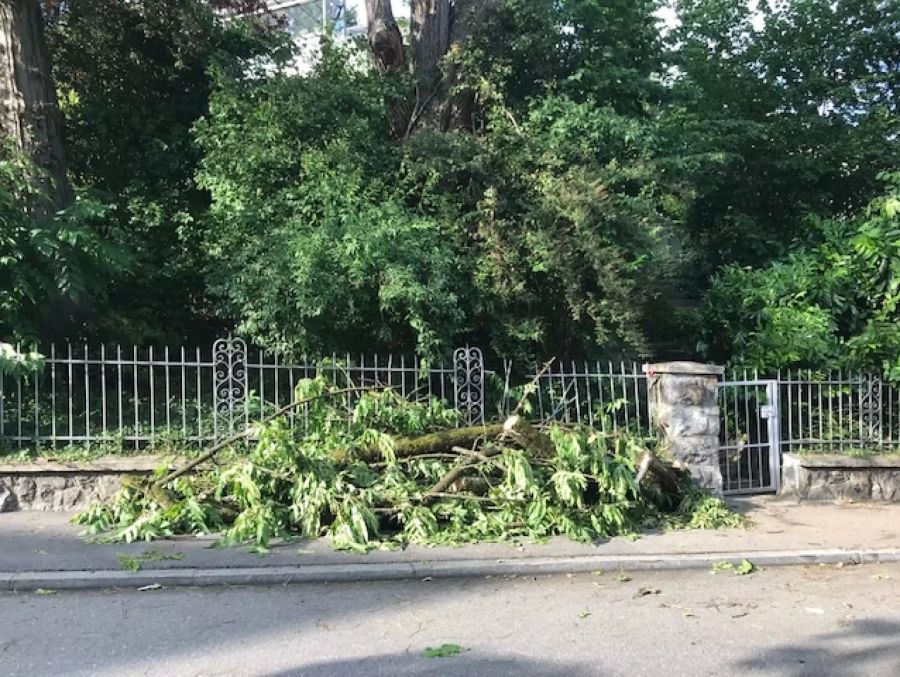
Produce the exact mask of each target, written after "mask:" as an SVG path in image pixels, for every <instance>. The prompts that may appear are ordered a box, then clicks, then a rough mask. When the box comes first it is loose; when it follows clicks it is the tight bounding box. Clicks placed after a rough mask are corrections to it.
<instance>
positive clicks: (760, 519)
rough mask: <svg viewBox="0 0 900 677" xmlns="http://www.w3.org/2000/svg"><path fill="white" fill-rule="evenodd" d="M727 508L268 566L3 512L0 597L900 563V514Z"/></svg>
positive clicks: (310, 548) (197, 545)
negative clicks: (605, 536)
mask: <svg viewBox="0 0 900 677" xmlns="http://www.w3.org/2000/svg"><path fill="white" fill-rule="evenodd" d="M732 503H733V505H734V506H735V507H736V508H737V509H738V510H740V511H741V512H744V513H746V514H747V515H748V517H749V518H750V519H751V520H752V526H751V527H750V528H748V529H730V530H723V531H699V530H697V531H671V532H666V533H649V534H645V535H644V536H642V537H641V538H639V539H637V540H635V541H630V540H627V539H624V538H614V539H612V540H609V541H605V542H602V543H599V544H597V545H586V544H582V543H575V542H572V541H569V540H567V539H564V538H558V539H554V540H553V541H552V542H550V543H548V544H544V545H534V544H530V543H522V544H506V543H485V544H477V545H470V546H465V547H461V548H444V547H442V548H424V547H410V548H408V549H406V550H403V551H375V552H371V553H368V554H366V555H358V554H351V553H342V552H335V551H333V550H331V548H330V546H329V545H328V543H327V542H326V541H324V540H319V541H314V542H299V541H298V542H293V543H282V544H277V545H275V546H274V547H273V548H272V551H271V552H270V553H269V554H267V555H263V556H261V555H256V554H253V553H251V552H249V549H248V548H216V547H214V543H215V538H213V537H202V538H193V537H186V538H185V537H182V538H175V539H170V540H165V541H156V542H153V543H143V542H142V543H132V544H129V545H124V544H112V545H97V544H92V543H88V542H85V541H84V540H83V539H82V538H80V537H79V536H78V533H79V528H78V527H75V526H72V525H71V524H70V523H69V518H70V517H71V515H67V514H62V513H47V512H15V513H2V514H0V590H33V589H36V588H55V589H61V588H92V587H114V586H122V587H140V586H143V585H151V584H154V583H159V584H161V585H203V584H210V585H212V584H249V583H266V584H273V583H288V582H314V581H345V580H386V579H400V578H414V577H427V576H432V577H437V576H445V577H449V576H485V575H538V574H547V573H576V572H582V571H592V570H638V569H687V568H706V567H709V566H710V565H711V563H712V562H715V561H719V560H729V561H733V562H737V561H740V560H741V559H745V558H746V559H749V560H750V561H752V562H753V563H754V564H757V565H764V566H773V565H780V564H808V563H837V562H845V561H849V562H875V561H900V505H887V504H845V505H834V504H812V503H804V504H798V503H795V502H790V501H784V500H779V499H775V498H768V497H766V498H761V497H756V498H752V499H741V500H736V501H733V502H732ZM120 554H121V555H130V556H132V557H141V556H145V557H144V561H142V563H141V569H140V571H137V572H132V571H126V570H124V569H123V567H122V565H121V563H120V561H119V555H120Z"/></svg>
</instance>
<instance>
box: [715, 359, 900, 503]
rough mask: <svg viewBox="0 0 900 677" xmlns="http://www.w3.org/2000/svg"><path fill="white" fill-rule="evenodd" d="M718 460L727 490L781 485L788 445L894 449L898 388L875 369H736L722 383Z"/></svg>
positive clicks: (828, 450)
mask: <svg viewBox="0 0 900 677" xmlns="http://www.w3.org/2000/svg"><path fill="white" fill-rule="evenodd" d="M719 412H720V416H721V426H720V439H719V462H720V467H721V469H722V478H723V482H724V487H725V490H726V492H727V493H755V492H764V491H776V490H777V489H778V484H779V481H780V468H781V455H782V453H783V452H788V453H800V454H810V453H818V454H855V455H867V454H875V453H886V452H894V453H896V452H897V450H898V449H900V390H898V388H897V386H896V385H895V384H893V383H888V382H885V381H883V380H882V379H881V378H880V376H878V375H877V374H873V373H863V372H849V373H848V372H846V371H817V370H813V369H791V370H783V371H780V372H778V373H776V374H775V375H772V376H769V377H760V375H759V374H758V373H757V372H755V371H754V372H748V371H736V372H730V373H729V374H727V375H726V376H725V378H724V379H723V381H722V382H721V383H720V385H719Z"/></svg>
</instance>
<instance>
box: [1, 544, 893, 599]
mask: <svg viewBox="0 0 900 677" xmlns="http://www.w3.org/2000/svg"><path fill="white" fill-rule="evenodd" d="M743 559H747V560H750V561H751V562H753V564H755V565H757V566H766V567H770V566H797V565H803V564H807V565H808V564H840V563H845V564H876V563H879V562H900V550H897V549H889V550H840V549H830V550H781V551H779V550H768V551H765V550H762V551H746V552H720V553H715V552H712V553H699V554H667V555H627V556H618V555H583V556H576V557H532V558H522V559H470V560H456V561H446V562H388V563H378V564H309V565H297V566H279V567H234V568H206V569H192V568H167V569H144V570H141V571H137V572H130V571H121V570H117V569H107V570H96V571H87V570H81V571H23V572H8V571H7V572H3V571H0V591H6V592H26V591H34V590H37V589H39V588H43V589H47V590H92V589H93V590H96V589H101V588H140V587H143V586H147V585H160V586H162V587H174V586H221V585H288V584H291V583H350V582H360V581H396V580H410V579H416V578H419V579H421V578H470V577H485V576H512V575H516V576H539V575H549V574H576V573H587V572H591V571H654V570H658V571H675V570H692V569H693V570H696V569H709V568H710V567H711V566H712V565H713V563H714V562H721V561H728V562H731V563H733V564H738V563H739V562H740V561H741V560H743Z"/></svg>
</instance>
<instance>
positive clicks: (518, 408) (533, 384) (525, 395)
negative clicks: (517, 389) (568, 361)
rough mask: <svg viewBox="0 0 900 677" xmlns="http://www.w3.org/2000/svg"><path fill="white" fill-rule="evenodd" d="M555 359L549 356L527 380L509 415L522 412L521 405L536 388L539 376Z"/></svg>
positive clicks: (522, 405) (545, 371)
mask: <svg viewBox="0 0 900 677" xmlns="http://www.w3.org/2000/svg"><path fill="white" fill-rule="evenodd" d="M555 361H556V358H555V357H551V358H550V359H549V360H547V361H546V362H545V363H544V366H543V367H541V370H540V371H539V372H538V373H537V374H535V375H534V378H533V379H531V381H529V382H528V384H527V385H526V386H525V388H524V391H523V392H522V397H520V398H519V401H518V402H517V403H516V407H515V409H513V410H512V413H510V417H513V416H518V415H519V414H520V413H521V412H522V407H524V406H525V402H526V401H527V400H528V396H529V395H531V393H532V392H534V391H535V389H536V388H537V384H538V382H539V381H540V380H541V376H543V375H544V374H546V373H547V370H548V369H550V366H551V365H552V364H553V363H554V362H555Z"/></svg>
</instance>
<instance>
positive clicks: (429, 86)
mask: <svg viewBox="0 0 900 677" xmlns="http://www.w3.org/2000/svg"><path fill="white" fill-rule="evenodd" d="M409 38H410V47H411V50H410V51H411V52H412V63H413V75H414V76H415V77H416V81H417V84H418V85H419V87H420V88H421V90H422V92H423V93H424V95H425V96H427V95H428V94H430V93H431V92H432V90H433V89H434V87H435V85H436V84H437V81H438V79H439V78H440V64H441V59H443V58H444V55H445V54H446V53H447V48H448V46H449V44H450V0H413V3H412V17H411V20H410V33H409Z"/></svg>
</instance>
